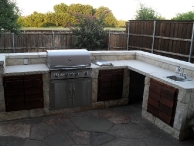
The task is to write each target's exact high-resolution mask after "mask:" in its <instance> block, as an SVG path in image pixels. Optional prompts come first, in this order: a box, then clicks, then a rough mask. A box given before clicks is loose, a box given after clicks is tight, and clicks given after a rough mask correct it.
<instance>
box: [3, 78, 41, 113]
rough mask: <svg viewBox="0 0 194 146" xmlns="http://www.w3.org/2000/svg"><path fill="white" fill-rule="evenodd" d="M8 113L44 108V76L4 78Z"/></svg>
mask: <svg viewBox="0 0 194 146" xmlns="http://www.w3.org/2000/svg"><path fill="white" fill-rule="evenodd" d="M3 85H4V94H5V104H6V111H17V110H26V109H34V108H43V88H42V75H22V76H6V77H3Z"/></svg>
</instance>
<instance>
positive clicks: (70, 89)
mask: <svg viewBox="0 0 194 146" xmlns="http://www.w3.org/2000/svg"><path fill="white" fill-rule="evenodd" d="M71 94H72V92H71V88H69V98H71Z"/></svg>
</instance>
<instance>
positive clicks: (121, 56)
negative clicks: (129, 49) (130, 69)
mask: <svg viewBox="0 0 194 146" xmlns="http://www.w3.org/2000/svg"><path fill="white" fill-rule="evenodd" d="M116 58H117V60H131V59H132V58H133V57H132V56H130V55H117V56H116Z"/></svg>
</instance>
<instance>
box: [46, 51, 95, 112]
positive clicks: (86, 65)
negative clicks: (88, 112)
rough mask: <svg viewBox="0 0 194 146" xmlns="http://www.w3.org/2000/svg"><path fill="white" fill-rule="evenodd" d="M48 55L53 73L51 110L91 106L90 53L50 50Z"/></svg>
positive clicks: (48, 64) (48, 61) (48, 63)
mask: <svg viewBox="0 0 194 146" xmlns="http://www.w3.org/2000/svg"><path fill="white" fill-rule="evenodd" d="M47 55H48V56H47V66H48V67H49V69H50V72H51V81H50V109H62V108H67V107H79V106H90V105H91V99H92V93H91V91H92V79H91V61H90V53H89V52H88V51H87V50H85V49H73V50H48V51H47Z"/></svg>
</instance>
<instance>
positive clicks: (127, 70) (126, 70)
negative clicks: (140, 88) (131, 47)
mask: <svg viewBox="0 0 194 146" xmlns="http://www.w3.org/2000/svg"><path fill="white" fill-rule="evenodd" d="M129 72H130V70H129V69H128V68H124V75H123V77H124V78H126V77H127V78H128V77H129Z"/></svg>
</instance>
